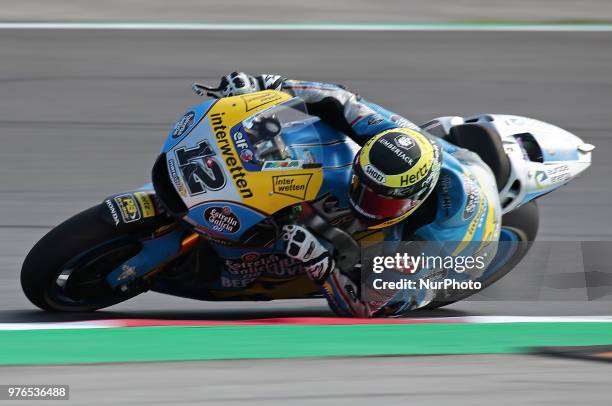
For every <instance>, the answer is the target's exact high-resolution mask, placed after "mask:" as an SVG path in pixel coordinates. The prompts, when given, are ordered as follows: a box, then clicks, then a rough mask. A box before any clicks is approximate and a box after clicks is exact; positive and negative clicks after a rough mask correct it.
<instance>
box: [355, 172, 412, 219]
mask: <svg viewBox="0 0 612 406" xmlns="http://www.w3.org/2000/svg"><path fill="white" fill-rule="evenodd" d="M419 197H420V196H408V197H401V198H397V197H389V196H383V195H381V194H379V193H377V192H375V191H374V190H372V189H370V188H369V187H367V186H366V185H365V184H364V183H363V182H361V181H359V179H358V178H357V177H354V180H353V185H352V187H351V194H350V201H351V204H352V205H353V207H354V208H355V210H357V211H358V212H359V213H360V214H361V215H363V216H365V217H367V218H370V219H372V220H386V219H389V218H397V217H399V216H401V215H403V214H405V213H406V212H408V211H409V210H411V209H412V208H414V207H416V206H418V205H419V203H420V200H418V198H419Z"/></svg>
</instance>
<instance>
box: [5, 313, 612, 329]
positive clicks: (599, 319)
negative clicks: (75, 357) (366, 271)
mask: <svg viewBox="0 0 612 406" xmlns="http://www.w3.org/2000/svg"><path fill="white" fill-rule="evenodd" d="M408 320H409V319H408ZM416 320H418V319H416ZM427 320H428V321H431V320H432V319H427ZM439 321H440V322H441V323H448V322H455V323H469V324H493V323H494V324H499V323H612V316H558V317H540V316H468V317H442V318H440V319H439ZM433 322H434V323H435V319H433ZM127 325H129V323H126V322H125V321H123V320H112V319H111V320H87V321H77V322H56V323H53V322H42V323H0V331H10V330H12V331H15V330H73V329H95V328H121V327H127ZM376 325H377V324H373V326H376ZM393 325H399V324H393ZM407 325H412V324H407ZM170 327H193V326H170Z"/></svg>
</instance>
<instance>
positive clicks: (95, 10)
mask: <svg viewBox="0 0 612 406" xmlns="http://www.w3.org/2000/svg"><path fill="white" fill-rule="evenodd" d="M0 10H2V13H1V14H0V21H122V22H134V21H136V22H151V21H160V20H163V21H168V22H205V23H218V22H247V23H248V22H258V23H264V22H272V23H291V22H336V23H347V22H348V23H356V22H365V23H371V22H375V23H405V22H432V21H493V20H495V21H500V20H503V21H513V20H519V21H584V20H587V21H604V22H605V21H611V20H612V4H610V2H609V1H607V0H580V1H579V2H577V1H575V0H512V1H508V0H436V1H427V2H426V1H419V0H382V1H371V0H334V1H332V2H330V1H325V0H309V1H303V0H284V1H278V0H258V1H256V2H254V1H248V0H246V1H245V0H206V1H201V0H174V1H171V2H169V1H166V0H106V1H103V2H102V1H99V0H79V1H74V0H20V1H19V2H15V1H12V0H0Z"/></svg>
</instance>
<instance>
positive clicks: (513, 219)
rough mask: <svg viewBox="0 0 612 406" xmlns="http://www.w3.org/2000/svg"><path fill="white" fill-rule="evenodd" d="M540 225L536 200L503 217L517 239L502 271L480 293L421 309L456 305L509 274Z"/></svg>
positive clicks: (464, 293) (461, 295)
mask: <svg viewBox="0 0 612 406" xmlns="http://www.w3.org/2000/svg"><path fill="white" fill-rule="evenodd" d="M539 224H540V215H539V212H538V204H537V203H536V201H535V200H532V201H530V202H529V203H527V204H525V205H523V206H521V207H519V208H518V209H516V210H513V211H511V212H510V213H507V214H505V215H504V216H503V217H502V229H503V228H505V229H506V230H507V231H508V232H511V233H513V235H514V236H515V238H516V245H515V249H516V251H515V252H514V253H513V254H512V256H511V257H510V258H509V259H508V260H507V262H505V263H503V265H501V267H500V269H499V270H498V271H497V272H495V274H494V275H492V276H491V277H490V278H487V279H486V280H485V281H483V282H482V288H481V289H479V290H478V291H473V290H469V291H464V292H461V293H460V294H458V295H456V296H452V297H450V298H448V299H444V300H434V301H432V302H431V303H429V304H428V305H426V306H424V307H422V308H421V309H437V308H440V307H443V306H448V305H449V304H451V303H456V302H459V301H461V300H464V299H466V298H468V297H470V296H472V295H473V294H475V293H477V292H480V291H482V290H483V289H486V288H487V287H489V286H491V285H492V284H494V283H495V282H497V281H498V280H500V279H501V278H503V277H504V276H506V275H507V274H508V272H510V271H511V270H512V269H513V268H514V267H515V266H517V265H518V264H519V262H521V260H522V259H523V258H524V257H525V255H527V252H528V251H529V249H530V248H531V245H532V244H533V241H534V240H535V238H536V236H537V234H538V226H539Z"/></svg>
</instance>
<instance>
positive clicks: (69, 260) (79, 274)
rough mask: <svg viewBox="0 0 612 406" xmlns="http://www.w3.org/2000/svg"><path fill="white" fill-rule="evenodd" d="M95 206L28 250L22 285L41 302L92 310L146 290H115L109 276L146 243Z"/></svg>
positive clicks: (43, 306) (40, 304)
mask: <svg viewBox="0 0 612 406" xmlns="http://www.w3.org/2000/svg"><path fill="white" fill-rule="evenodd" d="M99 212H100V206H94V207H91V208H89V209H87V210H85V211H82V212H81V213H79V214H77V215H75V216H73V217H71V218H70V219H68V220H66V221H64V222H63V223H61V224H60V225H58V226H57V227H55V228H53V229H52V230H51V231H49V232H48V233H47V234H46V235H45V236H44V237H43V238H41V239H40V241H38V243H36V245H35V246H34V247H33V248H32V249H31V250H30V252H29V253H28V255H27V257H26V259H25V261H24V263H23V266H22V268H21V287H22V289H23V292H24V293H25V295H26V297H27V298H28V299H29V300H30V302H32V303H33V304H34V305H36V306H37V307H39V308H41V309H43V310H46V311H51V312H60V311H61V312H89V311H94V310H98V309H101V308H104V307H108V306H112V305H114V304H117V303H120V302H123V301H125V300H128V299H130V298H132V297H134V296H136V295H138V294H140V293H142V292H144V291H146V289H144V288H142V289H137V288H134V289H129V290H128V291H125V292H121V291H118V290H113V289H112V288H111V287H110V285H108V284H107V283H106V279H105V277H106V275H108V273H110V272H111V271H112V270H113V269H114V268H116V267H117V266H119V265H121V264H122V263H123V262H125V261H126V260H127V259H129V258H131V257H133V256H134V255H136V254H137V253H138V252H139V251H140V248H141V243H140V242H139V241H138V239H136V238H135V237H133V236H131V235H129V234H122V233H119V232H118V231H117V229H116V228H115V227H114V226H112V225H110V224H107V223H105V222H104V221H103V220H102V219H101V218H100V216H99Z"/></svg>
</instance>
